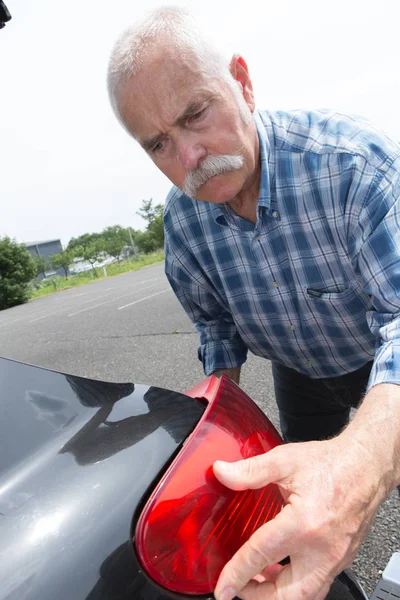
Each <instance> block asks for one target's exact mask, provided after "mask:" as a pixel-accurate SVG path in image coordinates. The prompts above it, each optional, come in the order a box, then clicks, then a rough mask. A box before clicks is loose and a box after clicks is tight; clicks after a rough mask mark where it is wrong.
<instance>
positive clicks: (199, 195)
mask: <svg viewBox="0 0 400 600" xmlns="http://www.w3.org/2000/svg"><path fill="white" fill-rule="evenodd" d="M229 174H231V172H228V173H221V174H220V175H214V177H211V178H210V179H208V180H207V181H206V182H205V183H203V185H201V186H200V187H199V188H197V190H196V192H195V194H194V195H193V196H191V197H192V198H193V199H194V200H202V201H203V202H212V203H213V204H224V203H226V202H230V201H231V200H232V199H233V198H235V196H236V195H237V194H238V190H236V186H233V185H232V184H231V185H229V183H230V182H229V181H228V180H226V181H225V182H223V176H224V175H229Z"/></svg>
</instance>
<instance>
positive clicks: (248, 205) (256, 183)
mask: <svg viewBox="0 0 400 600" xmlns="http://www.w3.org/2000/svg"><path fill="white" fill-rule="evenodd" d="M260 181H261V161H260V160H259V164H258V165H257V169H256V171H255V173H254V176H253V178H252V180H251V181H250V183H249V185H247V186H246V187H243V189H242V190H241V191H240V193H239V194H238V195H237V196H236V197H235V198H233V200H231V201H230V202H228V206H229V207H230V208H231V209H232V210H233V211H234V212H235V213H236V214H237V215H238V216H239V217H241V218H242V219H246V221H250V223H254V224H255V223H256V221H257V205H258V196H259V192H260Z"/></svg>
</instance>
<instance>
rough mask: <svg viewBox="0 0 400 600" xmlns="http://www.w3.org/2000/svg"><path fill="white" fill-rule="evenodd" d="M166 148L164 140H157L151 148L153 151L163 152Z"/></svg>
mask: <svg viewBox="0 0 400 600" xmlns="http://www.w3.org/2000/svg"><path fill="white" fill-rule="evenodd" d="M163 149H164V142H157V144H156V145H155V146H153V148H152V149H151V151H152V152H161V151H162V150H163Z"/></svg>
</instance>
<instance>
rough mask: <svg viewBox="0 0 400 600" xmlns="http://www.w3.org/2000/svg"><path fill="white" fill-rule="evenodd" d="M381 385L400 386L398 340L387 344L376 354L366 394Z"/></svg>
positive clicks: (399, 350)
mask: <svg viewBox="0 0 400 600" xmlns="http://www.w3.org/2000/svg"><path fill="white" fill-rule="evenodd" d="M381 383H394V384H396V385H400V340H394V341H391V342H388V343H386V344H384V345H383V346H381V347H380V348H379V349H378V350H377V352H376V355H375V360H374V364H373V366H372V370H371V374H370V377H369V381H368V387H367V392H368V391H369V390H370V389H371V388H372V387H373V386H375V385H378V384H381Z"/></svg>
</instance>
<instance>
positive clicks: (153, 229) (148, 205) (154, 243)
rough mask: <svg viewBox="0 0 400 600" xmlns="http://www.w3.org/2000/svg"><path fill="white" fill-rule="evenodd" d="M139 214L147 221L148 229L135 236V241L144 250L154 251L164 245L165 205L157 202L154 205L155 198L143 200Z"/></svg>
mask: <svg viewBox="0 0 400 600" xmlns="http://www.w3.org/2000/svg"><path fill="white" fill-rule="evenodd" d="M137 214H138V215H140V216H141V217H142V219H144V220H145V221H147V227H146V231H144V232H140V233H139V235H137V237H136V238H135V242H136V244H137V246H138V248H139V250H141V251H142V252H145V253H148V252H154V250H158V249H159V248H162V247H163V246H164V223H163V217H164V206H163V205H162V204H156V205H155V206H153V199H152V198H150V200H143V201H142V206H141V208H140V209H139V210H138V211H137Z"/></svg>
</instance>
